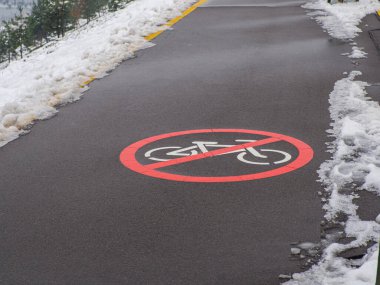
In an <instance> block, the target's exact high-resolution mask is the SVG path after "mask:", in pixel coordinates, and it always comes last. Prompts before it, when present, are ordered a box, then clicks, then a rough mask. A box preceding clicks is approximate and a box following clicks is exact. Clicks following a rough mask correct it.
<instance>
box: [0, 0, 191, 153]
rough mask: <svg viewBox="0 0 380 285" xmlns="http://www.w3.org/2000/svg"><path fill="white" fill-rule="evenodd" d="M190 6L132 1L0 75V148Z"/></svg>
mask: <svg viewBox="0 0 380 285" xmlns="http://www.w3.org/2000/svg"><path fill="white" fill-rule="evenodd" d="M194 2H195V0H135V1H134V2H132V3H130V4H128V5H127V6H126V7H125V8H124V9H122V10H120V11H117V12H114V13H109V14H106V15H105V16H103V17H102V18H100V19H98V20H96V21H94V22H91V23H90V24H88V25H86V26H84V27H82V28H80V29H78V30H76V31H72V32H70V33H68V34H67V36H66V37H65V38H63V39H62V40H60V41H58V42H56V43H53V44H51V45H49V46H46V47H44V48H41V49H39V50H36V51H35V52H33V53H31V54H30V55H29V56H28V57H27V58H26V59H25V60H18V61H14V62H11V63H10V64H9V65H8V66H7V67H6V68H4V69H2V70H0V147H1V146H3V145H5V144H6V143H8V142H9V141H11V140H13V139H16V138H17V137H18V136H19V135H20V134H22V133H25V132H26V128H27V127H28V126H29V125H30V124H31V123H32V122H33V121H35V120H42V119H47V118H49V117H51V116H53V115H54V114H55V113H56V112H57V109H56V107H57V106H59V105H61V104H66V103H69V102H73V101H76V100H78V99H79V98H80V96H81V95H82V93H83V92H84V91H85V90H86V89H87V87H84V88H83V86H81V85H82V84H83V82H85V81H86V80H88V79H90V78H91V77H95V78H101V77H103V76H105V75H106V74H107V72H108V71H110V70H112V69H114V68H115V67H116V66H117V65H118V64H119V63H120V62H121V61H123V60H125V59H128V58H130V57H132V56H133V55H134V53H135V51H137V50H139V49H142V48H145V47H149V46H151V44H149V43H148V42H147V41H146V40H145V39H144V37H145V36H147V35H148V34H151V33H154V32H157V31H158V30H159V29H162V25H163V24H165V23H166V22H167V20H169V19H172V18H174V17H176V16H178V15H180V14H181V12H182V11H183V10H185V9H186V8H188V7H189V6H191V4H193V3H194Z"/></svg>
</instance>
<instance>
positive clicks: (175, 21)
mask: <svg viewBox="0 0 380 285" xmlns="http://www.w3.org/2000/svg"><path fill="white" fill-rule="evenodd" d="M206 2H207V0H200V1H198V2H197V3H195V4H194V5H193V6H191V7H190V8H188V9H187V10H185V11H184V12H182V14H181V15H180V16H178V17H176V18H174V19H171V20H170V21H169V22H167V23H166V24H165V25H163V29H162V30H159V31H157V32H155V33H153V34H150V35H148V36H146V37H145V39H146V40H147V41H151V40H153V39H155V38H157V37H158V36H159V35H161V34H162V33H163V32H164V31H165V29H167V28H169V27H171V26H174V25H175V24H176V23H178V22H179V21H181V20H182V19H183V18H185V17H186V16H187V15H189V14H190V13H191V12H193V11H194V10H195V9H197V8H198V7H199V6H201V5H202V4H204V3H206Z"/></svg>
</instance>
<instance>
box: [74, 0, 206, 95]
mask: <svg viewBox="0 0 380 285" xmlns="http://www.w3.org/2000/svg"><path fill="white" fill-rule="evenodd" d="M206 2H207V0H199V1H198V2H197V3H195V4H194V5H192V6H191V7H189V8H188V9H187V10H185V11H184V12H182V14H181V15H180V16H178V17H176V18H174V19H171V20H170V21H169V22H167V23H166V24H165V25H163V26H162V29H161V30H159V31H157V32H155V33H152V34H150V35H147V36H146V37H145V39H146V40H147V41H151V40H153V39H155V38H157V37H158V36H159V35H161V34H162V33H163V32H164V31H165V30H166V29H167V28H169V27H171V26H174V25H175V24H176V23H178V22H179V21H181V20H182V19H183V18H185V17H186V16H187V15H189V14H190V13H191V12H193V11H194V10H195V9H197V8H198V7H199V6H201V5H202V4H204V3H206ZM95 79H96V78H95V77H94V76H90V78H89V79H88V80H86V81H85V82H83V83H82V84H81V86H80V87H81V88H84V87H86V86H87V85H88V84H90V83H91V82H92V81H94V80H95Z"/></svg>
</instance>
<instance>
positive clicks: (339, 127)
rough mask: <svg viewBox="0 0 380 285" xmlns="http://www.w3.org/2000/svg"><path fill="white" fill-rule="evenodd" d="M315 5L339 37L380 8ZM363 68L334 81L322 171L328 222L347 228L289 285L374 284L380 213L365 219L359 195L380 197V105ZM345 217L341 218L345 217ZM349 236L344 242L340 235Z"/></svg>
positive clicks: (366, 2)
mask: <svg viewBox="0 0 380 285" xmlns="http://www.w3.org/2000/svg"><path fill="white" fill-rule="evenodd" d="M304 7H305V8H307V9H317V10H318V11H317V12H313V13H310V15H312V16H313V17H315V18H316V19H317V21H318V22H319V23H320V24H321V25H322V27H323V28H324V29H326V30H327V31H328V33H329V34H330V35H331V36H332V37H335V38H338V39H342V40H349V41H352V40H353V39H354V38H355V37H356V36H357V35H358V33H359V32H361V30H360V29H359V27H358V25H359V24H360V22H361V20H362V18H363V17H365V16H366V15H367V14H369V13H372V12H375V11H376V10H377V9H380V3H379V2H378V1H377V0H376V1H371V0H361V1H360V2H357V3H346V4H336V5H329V4H327V3H325V1H318V2H315V3H309V4H306V5H304ZM347 55H349V57H350V58H363V57H365V56H366V53H365V52H364V51H363V49H362V48H358V47H356V46H355V44H354V46H353V49H352V53H351V54H347ZM360 75H362V73H361V72H360V71H351V72H350V73H349V75H348V76H347V77H346V78H343V79H341V80H339V81H337V82H336V84H335V86H334V90H333V91H332V92H331V94H330V99H329V102H330V114H331V118H332V121H333V122H332V124H331V126H332V129H331V130H330V133H331V134H332V136H333V137H335V141H334V142H333V143H332V144H331V145H330V152H331V153H332V158H331V159H330V160H329V161H327V162H325V163H323V164H322V165H321V167H320V170H319V176H320V178H321V182H323V184H324V185H326V188H325V190H326V194H327V196H328V199H327V200H326V203H325V205H324V210H325V219H326V221H327V222H328V223H331V224H336V225H339V226H341V227H342V228H343V231H344V233H340V232H339V231H338V232H336V233H335V234H328V235H326V239H325V240H323V242H322V246H323V254H322V258H321V260H320V261H319V263H318V264H316V265H314V266H313V267H312V268H311V269H309V270H308V271H306V272H304V273H298V274H293V279H292V280H290V281H288V282H287V283H286V284H287V285H338V284H339V285H374V284H375V279H376V271H377V270H376V269H377V258H378V254H379V250H378V244H377V242H378V241H379V239H380V215H378V216H377V217H376V214H378V213H374V220H372V221H368V220H367V221H364V220H361V219H360V217H359V215H358V213H357V211H358V206H357V205H356V204H355V199H358V198H360V195H361V193H362V191H371V192H373V193H374V194H375V195H378V196H380V105H379V103H378V102H375V101H372V100H371V98H369V97H368V96H367V92H366V87H368V86H369V84H368V83H366V82H363V81H360V80H357V79H356V78H357V76H360ZM342 217H343V219H342ZM342 234H343V237H346V238H348V239H347V240H346V241H345V242H342V241H341V239H340V238H341V237H342ZM372 243H375V245H373V246H372V247H371V248H370V249H369V250H368V252H367V255H366V256H364V257H363V258H362V259H359V260H349V259H345V258H343V257H340V256H341V255H340V254H341V253H343V252H345V251H347V250H352V249H355V248H358V247H362V246H368V245H370V244H372Z"/></svg>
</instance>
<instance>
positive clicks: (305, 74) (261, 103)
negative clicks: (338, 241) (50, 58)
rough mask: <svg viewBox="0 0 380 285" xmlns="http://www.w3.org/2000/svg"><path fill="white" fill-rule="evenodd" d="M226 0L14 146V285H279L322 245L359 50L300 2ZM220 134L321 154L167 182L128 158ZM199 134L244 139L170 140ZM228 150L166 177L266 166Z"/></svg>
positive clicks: (0, 238) (8, 186)
mask: <svg viewBox="0 0 380 285" xmlns="http://www.w3.org/2000/svg"><path fill="white" fill-rule="evenodd" d="M219 2H220V3H222V2H223V3H222V4H223V5H226V6H224V7H217V6H218V1H216V0H215V1H210V2H209V3H208V5H209V7H203V8H199V9H197V10H196V11H195V12H194V13H192V14H191V15H190V16H188V17H186V18H185V19H184V20H182V21H181V22H180V23H178V24H177V25H176V26H175V27H174V30H170V31H167V32H165V33H164V34H162V35H161V36H160V37H159V38H157V39H156V40H154V42H155V43H156V44H157V45H156V46H155V47H153V48H150V49H146V50H143V51H140V52H138V54H137V57H136V58H134V59H131V60H128V61H126V62H124V63H122V64H121V65H120V66H119V67H118V68H117V69H116V70H115V71H113V72H112V73H111V74H110V76H108V77H106V78H103V79H101V80H99V81H96V82H94V83H93V84H91V89H90V90H89V91H88V92H87V93H86V94H85V96H84V98H83V100H82V101H81V102H79V103H76V104H72V105H68V106H65V107H64V108H62V109H61V110H60V112H59V114H58V115H57V116H56V117H55V118H53V119H51V120H48V121H45V122H39V123H37V124H36V125H35V126H34V127H33V129H32V131H31V133H30V134H28V135H26V136H24V137H22V138H20V139H19V140H16V141H14V142H12V143H10V144H8V145H7V146H6V147H4V148H2V149H0V158H1V161H2V163H1V164H0V181H1V191H0V209H1V210H0V211H1V212H0V224H1V229H2V230H1V235H0V267H1V270H0V283H1V284H132V285H138V284H155V285H156V284H157V285H158V284H166V285H168V284H176V285H177V284H196V285H201V284H205V285H206V284H207V285H211V284H217V285H222V284H226V285H231V284H239V285H240V284H241V285H244V284H247V285H248V284H251V285H252V284H254V285H271V284H279V279H278V275H279V274H288V273H292V272H299V271H301V267H300V263H299V262H298V261H294V260H293V261H292V260H291V259H290V258H289V257H290V243H291V242H296V241H310V242H319V241H320V221H321V216H322V210H321V204H320V199H319V198H318V195H317V192H318V191H320V190H321V187H322V186H321V185H320V184H319V183H318V182H316V180H317V178H318V177H317V173H316V171H317V169H318V167H319V165H320V164H321V163H322V162H323V161H324V160H326V159H327V158H328V154H327V153H326V152H325V150H326V145H325V142H326V141H328V140H329V138H328V137H327V134H326V132H325V130H326V129H328V127H329V122H330V119H329V114H328V106H329V105H328V94H329V93H330V92H331V90H332V88H333V85H334V82H335V81H337V80H339V79H341V78H342V77H343V75H342V73H343V72H344V71H349V70H352V63H351V62H350V61H349V60H348V59H347V58H346V57H343V56H339V55H340V54H341V53H344V52H347V50H348V49H349V46H348V45H347V44H345V43H341V42H338V41H334V40H329V38H328V36H327V35H326V34H325V33H324V32H323V31H322V29H321V28H320V27H319V26H318V25H317V24H316V23H315V22H314V21H313V20H311V19H309V17H308V16H306V14H305V11H304V10H303V9H302V8H300V7H298V6H297V5H296V4H295V3H294V1H293V2H292V3H290V2H289V1H288V2H286V1H281V5H279V6H278V7H276V6H274V5H272V6H271V7H265V6H263V5H256V6H251V7H250V6H247V5H249V4H252V3H256V4H257V3H259V4H262V3H266V2H265V1H261V2H255V1H253V0H245V1H242V2H238V1H234V2H233V1H232V0H230V1H227V0H223V1H219ZM232 2H233V3H232ZM215 3H216V4H215ZM231 3H232V4H231ZM235 4H236V5H238V4H242V5H243V6H240V7H239V6H238V7H236V6H234V5H235ZM244 5H245V6H244ZM206 6H207V5H206ZM371 44H372V43H371V41H370V40H368V41H367V42H366V39H365V40H364V43H363V45H371ZM363 66H364V65H363ZM365 66H366V67H363V68H364V69H366V70H365V71H367V72H372V71H373V68H375V66H372V65H371V64H369V65H368V66H367V65H365ZM372 79H373V80H375V78H372ZM218 128H230V129H236V128H239V129H250V130H264V131H269V132H275V133H280V134H284V135H287V136H292V137H295V138H297V139H299V140H302V141H303V142H305V143H307V144H308V145H310V146H311V147H312V148H313V150H314V154H315V156H314V159H313V160H312V161H311V162H310V163H309V164H307V165H306V166H304V167H302V168H300V169H298V170H295V171H293V172H290V173H287V174H284V175H280V176H275V177H272V178H267V179H261V180H253V181H245V182H235V183H232V182H231V183H189V182H178V181H169V180H161V179H157V178H153V177H149V176H146V175H142V174H139V173H135V172H133V171H131V170H129V169H127V168H125V167H124V166H123V165H122V164H121V163H120V161H119V154H120V152H121V151H122V150H123V149H124V148H125V147H126V146H128V145H130V144H132V143H134V142H136V141H139V140H141V139H144V138H147V137H151V136H154V135H159V134H163V133H170V132H176V131H182V130H193V129H218ZM244 138H247V139H253V138H252V137H244ZM200 139H202V140H210V141H218V142H220V143H221V142H223V143H225V144H233V141H234V140H235V139H241V137H240V136H239V137H237V136H236V137H235V136H228V135H225V134H210V136H206V137H202V138H200V137H198V136H197V135H192V136H188V137H183V138H173V139H172V140H171V141H170V142H169V141H162V142H158V143H156V144H155V147H157V148H159V147H167V146H174V145H175V146H181V147H184V146H189V145H191V142H192V141H197V140H200ZM255 139H258V138H255ZM152 147H153V146H152ZM271 148H277V149H282V150H286V151H288V152H289V153H290V154H291V155H292V159H294V157H296V156H297V151H296V150H294V149H292V148H291V147H290V148H289V147H288V148H287V146H281V145H273V146H272V147H271ZM149 149H151V148H147V149H146V151H147V150H149ZM268 149H269V146H268ZM141 151H142V153H139V155H138V156H139V157H138V160H139V161H141V162H142V163H149V162H148V161H147V158H146V157H144V153H145V152H146V151H144V150H141ZM160 155H165V153H161V154H160ZM160 157H161V158H162V156H160ZM144 159H145V160H144ZM213 159H214V160H215V161H213V160H212V159H210V160H206V159H204V160H199V161H196V162H188V163H186V164H183V165H181V166H178V168H176V167H174V166H173V167H172V168H170V169H169V168H168V169H166V171H168V172H172V173H177V174H181V175H230V174H231V172H234V173H233V174H234V175H235V174H242V173H249V172H250V171H251V169H250V165H248V164H247V165H244V164H243V163H239V162H238V161H237V160H236V157H235V156H234V155H231V154H229V155H225V156H220V157H217V158H213ZM255 167H256V168H255V170H252V171H260V170H258V169H260V168H259V167H258V166H255ZM235 172H236V173H235Z"/></svg>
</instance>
